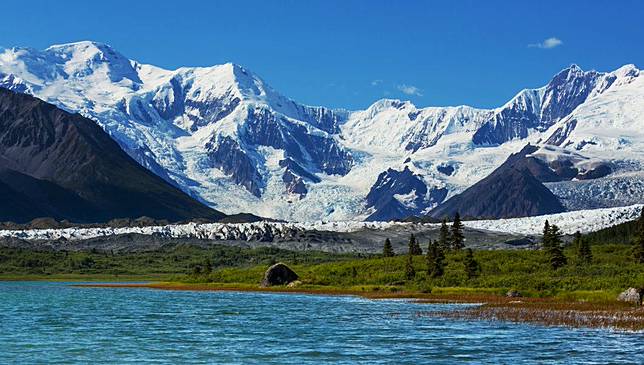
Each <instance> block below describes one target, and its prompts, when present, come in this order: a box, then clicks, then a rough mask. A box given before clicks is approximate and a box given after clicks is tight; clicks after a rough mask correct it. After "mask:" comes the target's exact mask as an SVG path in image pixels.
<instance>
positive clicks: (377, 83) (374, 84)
mask: <svg viewBox="0 0 644 365" xmlns="http://www.w3.org/2000/svg"><path fill="white" fill-rule="evenodd" d="M380 84H382V80H380V79H378V80H373V81H371V86H378V85H380Z"/></svg>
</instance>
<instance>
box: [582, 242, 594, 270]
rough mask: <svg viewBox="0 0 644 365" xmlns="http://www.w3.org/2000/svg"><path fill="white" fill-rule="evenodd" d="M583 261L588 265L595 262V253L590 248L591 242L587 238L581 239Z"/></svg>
mask: <svg viewBox="0 0 644 365" xmlns="http://www.w3.org/2000/svg"><path fill="white" fill-rule="evenodd" d="M581 259H582V260H583V262H585V263H586V264H591V263H592V262H593V251H592V250H591V248H590V241H589V240H588V239H587V238H585V237H583V238H582V239H581Z"/></svg>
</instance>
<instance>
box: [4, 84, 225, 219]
mask: <svg viewBox="0 0 644 365" xmlns="http://www.w3.org/2000/svg"><path fill="white" fill-rule="evenodd" d="M0 201H1V202H2V204H0V220H1V221H14V222H26V221H30V220H32V219H34V218H38V217H53V218H55V219H66V220H70V221H74V222H103V221H107V220H110V219H112V218H121V217H130V218H136V217H139V216H150V217H153V218H159V219H168V220H170V221H178V220H183V219H190V218H201V217H204V218H221V217H223V214H222V213H220V212H217V211H215V210H213V209H210V208H208V207H206V206H205V205H203V204H201V203H199V202H197V201H196V200H194V199H193V198H190V197H189V196H187V195H186V194H185V193H183V192H182V191H180V190H179V189H177V188H175V187H173V186H171V185H170V184H168V183H167V182H166V181H164V180H162V179H161V178H159V177H158V176H156V175H154V174H153V173H151V172H150V171H148V170H146V169H145V168H143V167H142V166H140V165H139V164H138V163H137V162H136V161H134V160H132V159H131V158H130V157H129V156H128V155H127V154H125V153H124V152H123V151H122V150H121V149H120V148H119V146H118V145H117V144H116V143H115V142H114V141H113V140H112V139H111V138H110V137H109V136H108V135H107V134H106V133H105V132H104V131H103V130H102V129H101V128H100V127H98V126H97V125H96V124H95V123H94V122H93V121H91V120H89V119H87V118H84V117H82V116H80V115H78V114H69V113H67V112H65V111H63V110H60V109H58V108H56V107H55V106H54V105H51V104H47V103H45V102H43V101H41V100H39V99H36V98H34V97H32V96H28V95H24V94H19V93H15V92H12V91H9V90H6V89H1V88H0Z"/></svg>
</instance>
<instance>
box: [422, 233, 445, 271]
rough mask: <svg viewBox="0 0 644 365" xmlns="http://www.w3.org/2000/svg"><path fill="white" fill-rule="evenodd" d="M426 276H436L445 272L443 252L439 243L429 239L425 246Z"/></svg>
mask: <svg viewBox="0 0 644 365" xmlns="http://www.w3.org/2000/svg"><path fill="white" fill-rule="evenodd" d="M426 259H427V276H428V277H430V278H437V277H441V276H443V274H444V273H445V253H444V252H443V248H442V247H441V245H440V243H439V242H437V241H434V242H432V241H430V242H429V245H428V246H427V257H426Z"/></svg>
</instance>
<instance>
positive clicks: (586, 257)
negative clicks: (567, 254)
mask: <svg viewBox="0 0 644 365" xmlns="http://www.w3.org/2000/svg"><path fill="white" fill-rule="evenodd" d="M572 244H573V247H574V248H575V249H576V250H577V261H578V262H579V263H580V264H589V263H591V262H592V261H593V254H592V252H591V250H590V242H588V240H587V239H586V238H584V237H582V235H581V233H580V232H579V231H577V232H575V236H574V239H573V241H572Z"/></svg>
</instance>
